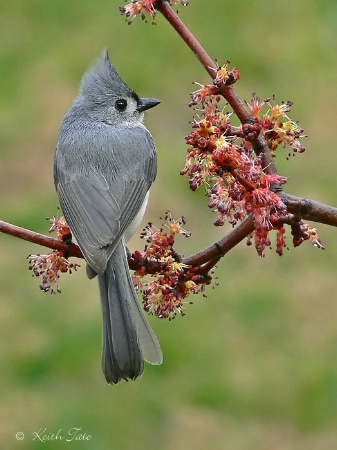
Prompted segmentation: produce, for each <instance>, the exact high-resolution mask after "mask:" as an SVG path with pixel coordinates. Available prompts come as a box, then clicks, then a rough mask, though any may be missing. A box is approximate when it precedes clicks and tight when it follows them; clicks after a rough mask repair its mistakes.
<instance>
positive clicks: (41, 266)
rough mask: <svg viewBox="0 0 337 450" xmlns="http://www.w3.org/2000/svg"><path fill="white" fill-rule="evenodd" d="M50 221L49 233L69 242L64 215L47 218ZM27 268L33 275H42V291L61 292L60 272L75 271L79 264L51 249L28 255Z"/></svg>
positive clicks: (68, 230)
mask: <svg viewBox="0 0 337 450" xmlns="http://www.w3.org/2000/svg"><path fill="white" fill-rule="evenodd" d="M47 220H49V222H50V223H51V227H50V229H49V232H50V233H53V232H56V234H57V239H58V240H60V241H63V242H71V231H70V228H69V226H68V224H67V222H66V220H65V218H64V216H61V217H57V216H55V215H54V216H53V217H52V218H47ZM27 258H28V259H29V269H30V270H32V271H33V276H35V277H42V283H41V285H40V289H41V290H42V291H44V292H50V293H52V294H56V293H57V292H61V290H60V287H59V280H60V274H61V273H69V274H71V273H72V272H73V271H76V270H77V268H78V267H80V265H79V264H76V263H72V262H70V261H69V260H68V258H67V257H66V255H65V253H64V252H63V251H60V250H53V251H52V252H51V253H48V254H46V255H28V257H27Z"/></svg>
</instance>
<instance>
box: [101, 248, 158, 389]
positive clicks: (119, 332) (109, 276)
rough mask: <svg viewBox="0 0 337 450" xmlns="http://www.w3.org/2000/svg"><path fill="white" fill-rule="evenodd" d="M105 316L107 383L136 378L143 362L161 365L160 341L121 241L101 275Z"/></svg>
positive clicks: (104, 364) (104, 371) (104, 354)
mask: <svg viewBox="0 0 337 450" xmlns="http://www.w3.org/2000/svg"><path fill="white" fill-rule="evenodd" d="M98 281H99V286H100V292H101V303H102V313H103V351H102V368H103V373H104V375H105V378H106V380H107V382H108V383H110V384H114V383H118V382H119V381H120V380H128V379H135V378H137V377H138V376H140V375H141V374H142V373H143V370H144V360H146V361H148V362H150V363H152V364H161V362H162V360H163V357H162V352H161V348H160V345H159V343H158V340H157V338H156V336H155V334H154V333H153V331H152V329H151V327H150V324H149V323H148V321H147V319H146V317H145V314H144V312H143V310H142V308H141V305H140V303H139V301H138V298H137V294H136V292H135V290H134V287H133V283H132V280H131V276H130V272H129V267H128V262H127V258H126V252H125V247H124V244H123V242H122V241H121V242H120V243H119V244H118V245H117V247H116V248H115V250H114V252H113V254H112V255H111V257H110V259H109V261H108V265H107V268H106V270H105V272H104V273H103V274H98Z"/></svg>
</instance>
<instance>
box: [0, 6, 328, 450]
mask: <svg viewBox="0 0 337 450" xmlns="http://www.w3.org/2000/svg"><path fill="white" fill-rule="evenodd" d="M121 3H122V2H121ZM119 5H120V2H117V1H113V0H109V1H108V0H102V1H100V2H93V1H89V0H82V1H79V0H74V1H72V2H67V1H65V0H58V1H57V2H55V1H52V0H44V1H42V0H17V1H16V2H7V1H4V0H1V1H0V13H1V14H0V28H1V37H2V38H1V41H0V83H1V97H0V124H1V125H0V126H1V132H0V145H1V165H0V191H1V199H2V201H1V218H2V219H3V220H7V221H11V222H14V223H16V224H18V225H21V226H25V227H29V228H33V229H36V230H38V231H41V232H45V231H46V229H47V226H48V224H47V222H45V221H44V217H45V216H50V215H52V214H54V213H55V211H56V206H57V198H56V194H55V192H54V188H53V178H52V166H53V155H54V147H55V143H56V141H57V130H58V127H59V125H60V123H61V120H62V117H63V115H64V113H65V112H66V110H67V109H68V108H69V106H70V105H71V102H72V100H73V98H74V97H75V95H76V93H77V89H78V85H79V81H80V78H81V76H82V74H83V72H84V71H85V70H86V68H87V67H88V66H89V65H90V64H91V63H92V62H93V61H94V60H95V58H96V57H97V56H98V55H99V54H100V52H101V50H102V49H103V48H104V47H106V46H107V47H109V50H110V55H111V58H112V60H113V62H114V63H115V65H116V67H117V69H118V70H119V72H120V73H121V75H122V76H123V78H124V79H125V80H126V81H127V82H128V83H129V84H130V85H131V86H132V87H133V88H134V89H135V90H136V91H137V92H139V93H140V94H141V95H144V96H145V95H148V96H153V97H158V98H160V99H161V100H162V104H161V105H160V107H158V109H157V108H156V110H154V111H153V112H152V111H151V112H150V113H149V114H148V117H147V125H148V127H149V128H150V130H151V132H152V134H153V136H154V138H155V141H156V144H157V148H158V158H159V173H158V178H157V181H156V184H155V186H154V188H153V190H152V197H151V203H150V207H149V209H148V211H147V214H146V218H145V220H152V221H155V220H156V218H157V217H159V216H161V215H162V214H163V213H164V212H165V210H166V209H167V208H169V209H170V210H171V211H172V212H173V214H174V216H175V217H178V216H179V215H181V214H184V215H185V216H186V218H187V220H188V222H187V228H188V229H190V230H191V231H192V233H193V234H192V238H190V239H189V240H183V239H182V240H181V241H180V242H179V243H178V246H179V249H181V251H182V252H183V253H185V254H189V253H191V252H193V251H196V250H198V249H200V248H201V247H202V246H204V245H207V244H209V243H210V242H212V241H213V240H214V239H216V238H217V237H219V236H221V234H222V233H223V230H221V229H215V228H213V227H212V221H213V219H214V218H213V216H212V213H211V212H210V211H208V210H207V208H206V206H205V201H204V200H205V199H204V196H203V194H202V193H197V194H193V193H192V192H191V191H190V190H189V189H188V187H187V180H186V179H184V178H183V177H180V176H179V170H180V169H181V168H182V166H183V164H184V154H185V144H184V136H185V135H186V134H187V133H188V131H189V123H188V122H189V121H190V120H191V115H192V111H191V110H190V109H189V108H188V107H187V104H188V102H189V92H190V91H192V90H194V86H193V85H192V84H191V82H192V81H194V80H196V81H199V82H207V76H206V74H205V73H204V71H203V69H202V67H201V66H200V65H199V64H198V62H197V60H196V59H195V57H194V56H193V55H192V54H191V53H190V52H189V51H188V50H187V48H186V47H185V46H184V45H183V44H182V42H181V41H180V39H179V37H178V36H177V35H176V33H175V32H174V31H173V30H171V29H170V26H169V25H168V24H167V23H165V22H164V20H163V19H162V18H161V17H159V16H158V18H157V25H156V26H152V25H151V24H150V23H148V24H145V23H142V22H141V21H140V20H138V21H135V23H134V24H133V25H132V26H130V27H128V26H127V25H126V23H125V22H124V20H123V18H122V17H120V15H119V12H118V6H119ZM180 15H181V17H182V18H183V19H184V20H185V21H186V23H187V24H188V25H189V26H190V27H191V29H192V31H193V32H195V34H196V35H197V36H198V38H199V40H200V41H201V42H202V43H203V45H204V46H205V47H206V49H207V50H208V51H209V52H210V54H211V56H212V57H216V58H218V59H219V60H220V61H221V62H222V61H225V60H226V59H228V58H229V59H230V60H231V61H232V64H233V65H235V66H237V67H238V68H239V69H240V72H241V80H240V82H239V83H238V85H237V89H238V92H239V93H240V95H241V96H242V98H245V99H248V100H249V99H250V97H251V93H252V92H253V91H256V92H257V93H258V95H259V96H260V97H261V98H265V97H267V96H271V95H273V94H276V96H277V99H278V100H281V99H284V100H288V99H291V100H293V101H294V102H295V104H294V107H293V113H292V117H293V118H294V119H295V120H300V123H301V125H302V126H304V128H305V131H306V132H307V133H308V134H309V138H307V139H306V142H305V145H306V147H307V152H306V153H305V154H304V155H297V156H296V158H291V161H287V160H286V159H285V157H283V155H282V152H280V155H279V157H278V159H277V164H278V167H279V171H280V173H282V174H283V175H287V176H291V180H290V182H289V185H288V190H289V191H290V192H292V193H294V194H297V195H302V196H308V197H312V198H314V199H316V200H319V201H322V202H325V203H332V204H333V203H336V183H335V180H336V167H337V156H336V155H337V153H336V151H335V139H334V138H335V130H336V104H337V91H336V88H335V87H336V79H337V52H336V50H337V49H336V47H337V39H336V38H337V33H336V27H335V24H336V20H337V5H336V4H335V2H331V1H330V0H325V1H324V0H322V1H320V2H316V1H314V0H297V2H293V1H291V0H285V1H283V2H282V3H281V4H275V3H274V2H270V1H269V0H259V1H257V2H244V1H240V0H239V1H237V2H230V1H227V0H208V1H207V2H205V1H200V0H199V1H197V0H194V1H193V0H191V2H190V6H189V7H188V8H185V9H180ZM318 229H319V233H320V236H321V238H322V240H323V242H324V244H325V245H326V247H327V249H326V251H325V252H322V251H318V250H316V249H314V248H313V247H311V246H310V245H309V244H304V245H303V246H302V247H301V248H299V249H296V250H294V249H291V250H290V251H289V252H286V254H285V255H284V256H283V257H282V258H279V257H277V255H276V254H275V253H274V252H269V251H268V252H267V254H266V257H265V258H263V259H261V258H258V257H257V256H256V254H255V253H254V250H253V249H252V248H247V247H246V246H245V245H244V244H242V245H240V246H239V247H238V248H236V249H234V250H232V252H231V254H229V255H228V256H227V257H226V258H225V259H224V260H223V261H222V262H221V263H220V264H219V267H218V270H217V276H218V278H219V281H220V286H219V287H217V288H215V289H214V290H212V289H209V290H208V292H207V294H208V297H207V299H204V298H202V297H200V298H199V297H195V298H194V299H193V300H194V305H193V306H188V305H187V306H186V311H187V315H186V316H185V317H184V318H177V319H176V320H175V321H173V322H170V323H168V322H162V321H158V320H155V319H153V318H151V323H152V324H153V327H154V328H155V330H156V332H157V334H158V336H159V339H160V341H161V343H162V347H163V350H164V357H165V362H164V364H163V365H162V366H161V367H151V366H147V367H146V370H145V374H144V376H143V377H142V378H141V379H140V380H138V381H137V382H135V383H124V384H121V385H119V386H115V387H111V386H107V385H106V384H105V381H104V380H103V376H102V375H101V371H100V352H101V317H100V314H101V313H100V306H99V297H98V289H97V286H96V283H95V282H89V281H88V280H87V279H86V277H85V274H84V270H80V271H79V272H78V273H75V274H74V275H72V276H71V277H67V276H65V277H63V280H62V295H58V296H50V295H47V294H43V293H41V292H40V291H39V289H38V284H39V282H38V280H37V279H34V278H32V277H31V273H30V272H29V271H28V270H27V266H28V264H27V261H26V260H25V257H26V255H27V254H29V253H34V252H39V251H42V249H39V248H37V247H34V246H33V245H32V244H29V243H26V242H20V241H19V240H16V239H14V238H11V237H8V236H5V235H2V236H0V250H1V258H0V274H1V275H0V279H1V284H0V285H1V290H0V308H1V314H0V330H1V331H0V337H1V339H0V361H1V362H0V367H1V370H0V385H1V402H0V448H1V449H2V448H4V449H7V448H10V449H14V448H24V449H39V448H42V447H43V448H45V449H56V448H63V447H64V448H70V447H69V445H68V444H69V443H66V442H65V441H61V442H60V441H49V442H44V443H42V442H37V441H36V440H32V435H33V432H34V431H38V430H40V429H44V428H46V429H47V431H46V432H47V433H52V432H54V433H56V432H57V431H58V430H59V429H61V430H62V433H63V434H66V433H67V431H68V430H69V429H70V428H72V427H78V428H82V432H84V433H86V434H91V435H92V436H93V438H92V440H91V441H87V442H85V441H80V442H77V443H76V444H73V446H74V447H75V446H77V447H78V448H84V449H92V448H98V449H100V448H102V449H103V448H113V449H121V450H128V449H134V448H137V449H139V450H142V449H144V450H145V449H157V448H161V449H162V450H173V449H177V448H184V449H186V450H189V449H192V448H193V449H195V450H199V449H200V450H203V449H205V448H211V449H226V450H227V449H230V450H232V449H238V450H245V449H255V448H258V449H268V450H269V449H271V448H273V449H287V450H288V449H296V450H297V449H313V450H316V449H320V450H322V449H326V450H330V449H333V448H337V430H336V423H337V326H336V319H337V304H336V286H337V284H336V283H337V281H336V274H335V273H336V266H337V265H336V259H337V257H336V251H335V247H336V239H335V236H336V234H335V230H334V229H329V227H326V226H318ZM140 245H141V243H140V242H139V241H138V240H137V239H135V240H134V243H133V246H134V247H135V246H140ZM18 431H22V432H24V433H25V435H26V438H25V440H24V441H23V442H19V441H16V439H15V433H16V432H18Z"/></svg>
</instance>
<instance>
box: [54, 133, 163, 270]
mask: <svg viewBox="0 0 337 450" xmlns="http://www.w3.org/2000/svg"><path fill="white" fill-rule="evenodd" d="M115 130H116V129H115ZM75 142H76V140H74V139H72V141H71V144H70V142H69V141H68V140H67V139H62V136H61V137H60V140H59V143H58V148H57V157H56V159H55V185H56V189H57V192H58V195H59V200H60V204H61V208H62V211H63V213H64V215H65V218H66V220H67V222H68V224H69V226H70V229H71V231H72V233H73V234H74V236H75V238H76V240H77V242H78V245H79V246H80V248H81V250H82V252H83V254H84V256H85V258H86V260H87V262H88V263H89V265H90V267H92V269H93V270H94V271H95V272H98V273H101V272H103V271H104V270H105V268H106V264H107V259H108V258H109V256H110V254H111V252H112V251H113V249H114V247H115V245H116V244H117V242H118V241H119V240H120V239H121V237H122V235H123V234H124V232H125V230H126V228H127V227H128V226H129V225H130V223H131V222H132V220H133V219H134V217H135V216H136V215H137V213H138V211H139V210H140V208H141V206H142V204H143V201H144V199H145V197H146V193H147V191H148V190H149V188H150V186H151V183H152V182H153V180H154V178H155V176H156V154H155V148H154V144H153V141H152V138H151V135H150V133H149V132H148V131H147V130H146V129H145V128H144V127H132V128H126V129H125V128H123V129H118V132H111V133H110V134H109V135H107V133H99V134H96V135H95V139H94V140H93V139H90V141H89V142H86V140H85V134H84V136H82V139H81V140H80V141H79V142H80V143H81V145H80V146H79V145H78V144H76V143H75ZM69 145H71V148H70V147H69ZM89 145H90V148H89ZM83 148H85V151H84V152H83Z"/></svg>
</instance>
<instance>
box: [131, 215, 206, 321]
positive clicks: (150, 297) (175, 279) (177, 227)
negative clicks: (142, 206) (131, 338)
mask: <svg viewBox="0 0 337 450" xmlns="http://www.w3.org/2000/svg"><path fill="white" fill-rule="evenodd" d="M165 221H166V223H164V224H163V225H162V226H161V227H160V228H157V227H155V226H154V225H153V224H152V223H149V224H148V225H147V226H146V227H145V228H144V230H143V232H142V234H141V237H142V238H143V239H145V240H146V243H147V244H146V245H145V248H144V251H142V252H141V251H139V250H137V251H135V252H134V253H133V254H132V255H131V257H130V260H131V261H132V264H133V266H134V267H136V270H135V273H134V275H133V281H134V284H135V286H136V288H137V289H138V290H140V291H141V292H142V297H143V304H144V309H145V311H147V312H148V313H150V314H154V315H155V316H157V317H159V318H162V319H164V318H166V319H169V320H172V319H174V318H175V317H176V316H177V315H181V316H183V315H184V314H185V309H184V305H185V304H186V303H190V302H189V301H186V299H187V297H188V296H189V295H190V294H197V293H199V292H203V291H204V289H205V286H206V285H207V284H210V282H211V276H210V275H209V274H202V273H198V272H197V269H196V268H192V267H190V266H187V265H186V264H184V263H183V262H182V257H181V256H180V255H179V254H178V253H177V252H176V251H175V250H174V248H173V245H174V242H175V237H176V236H177V235H179V234H181V235H183V236H185V237H189V236H190V235H191V234H190V233H189V232H188V231H186V230H185V228H184V225H185V219H184V218H183V217H181V218H179V219H177V220H175V219H173V217H172V215H171V213H170V212H167V213H166V214H165ZM146 275H148V277H147V278H145V276H146Z"/></svg>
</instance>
